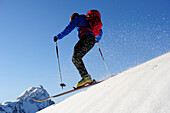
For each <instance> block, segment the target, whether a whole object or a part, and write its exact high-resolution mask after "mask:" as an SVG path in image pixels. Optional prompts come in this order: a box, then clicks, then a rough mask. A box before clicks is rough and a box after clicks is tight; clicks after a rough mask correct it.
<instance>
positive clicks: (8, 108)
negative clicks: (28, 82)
mask: <svg viewBox="0 0 170 113" xmlns="http://www.w3.org/2000/svg"><path fill="white" fill-rule="evenodd" d="M47 97H49V94H48V93H47V91H46V90H45V89H44V88H43V87H42V86H41V85H40V86H39V87H30V88H28V89H27V90H26V91H24V92H23V93H22V94H21V95H20V96H19V97H18V98H17V100H16V101H15V102H4V103H0V113H35V112H37V111H39V110H42V109H44V108H46V107H48V106H50V105H52V104H54V102H53V101H51V100H49V101H46V102H41V103H39V102H35V101H34V100H35V99H44V98H47Z"/></svg>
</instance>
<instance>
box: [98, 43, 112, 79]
mask: <svg viewBox="0 0 170 113" xmlns="http://www.w3.org/2000/svg"><path fill="white" fill-rule="evenodd" d="M97 47H98V49H99V52H100V55H101V57H102V59H103V62H104V64H105V67H106V70H107V72H108V74H109V76H110V77H111V74H110V72H109V69H108V67H107V65H106V62H105V60H104V57H103V54H102V51H101V49H100V47H99V44H98V43H97Z"/></svg>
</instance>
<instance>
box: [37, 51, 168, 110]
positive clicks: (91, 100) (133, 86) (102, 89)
mask: <svg viewBox="0 0 170 113" xmlns="http://www.w3.org/2000/svg"><path fill="white" fill-rule="evenodd" d="M38 113H170V53H167V54H165V55H162V56H160V57H158V58H155V59H153V60H151V61H148V62H146V63H144V64H141V65H139V66H136V67H134V68H131V69H129V70H127V71H125V72H123V73H120V74H118V75H116V76H114V77H112V78H110V79H108V80H106V81H104V82H102V83H100V84H97V85H95V86H92V87H90V88H88V89H87V90H85V91H82V92H80V93H77V94H75V95H73V96H71V97H69V98H67V99H65V100H64V101H62V102H59V103H57V104H55V105H51V106H50V107H48V108H45V109H44V110H42V111H40V112H38Z"/></svg>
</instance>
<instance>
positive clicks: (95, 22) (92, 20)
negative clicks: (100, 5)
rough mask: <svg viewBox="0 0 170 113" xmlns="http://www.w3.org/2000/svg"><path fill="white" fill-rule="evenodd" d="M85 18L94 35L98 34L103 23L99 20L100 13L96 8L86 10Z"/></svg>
mask: <svg viewBox="0 0 170 113" xmlns="http://www.w3.org/2000/svg"><path fill="white" fill-rule="evenodd" d="M86 19H87V20H88V22H89V25H90V29H91V31H92V32H93V33H94V35H95V36H97V35H99V34H100V29H101V28H102V26H103V24H102V22H101V15H100V13H99V11H97V10H90V11H88V12H87V15H86Z"/></svg>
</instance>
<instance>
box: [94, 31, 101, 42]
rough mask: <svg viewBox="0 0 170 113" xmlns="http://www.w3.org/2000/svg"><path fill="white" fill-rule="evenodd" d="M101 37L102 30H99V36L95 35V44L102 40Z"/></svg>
mask: <svg viewBox="0 0 170 113" xmlns="http://www.w3.org/2000/svg"><path fill="white" fill-rule="evenodd" d="M102 35H103V30H102V29H100V33H99V35H97V36H96V38H95V39H96V41H97V42H99V41H100V39H101V38H102Z"/></svg>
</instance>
